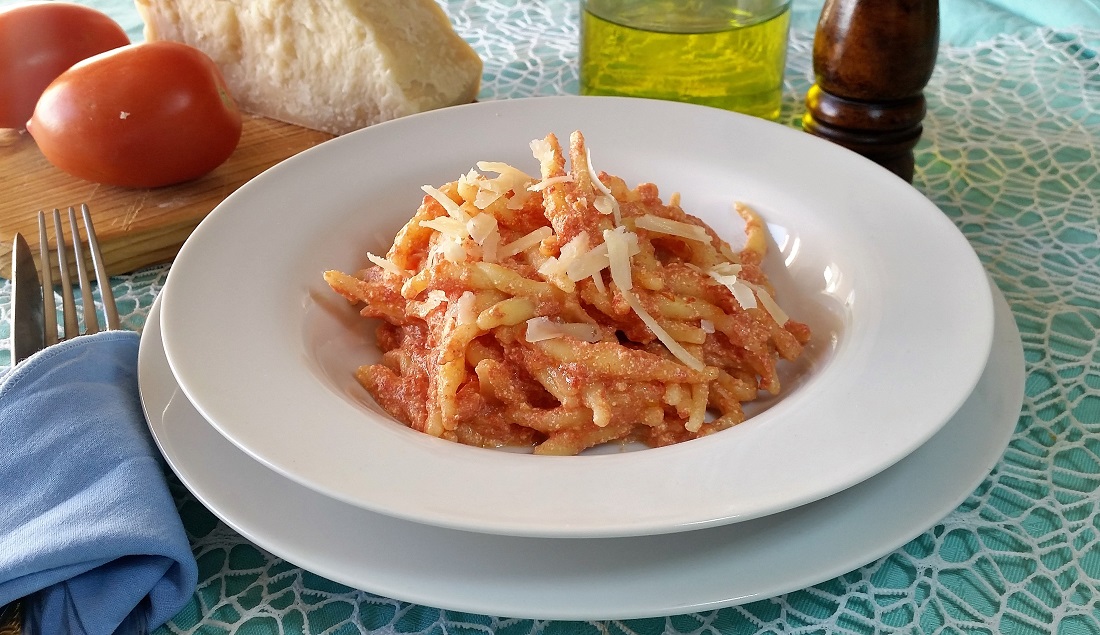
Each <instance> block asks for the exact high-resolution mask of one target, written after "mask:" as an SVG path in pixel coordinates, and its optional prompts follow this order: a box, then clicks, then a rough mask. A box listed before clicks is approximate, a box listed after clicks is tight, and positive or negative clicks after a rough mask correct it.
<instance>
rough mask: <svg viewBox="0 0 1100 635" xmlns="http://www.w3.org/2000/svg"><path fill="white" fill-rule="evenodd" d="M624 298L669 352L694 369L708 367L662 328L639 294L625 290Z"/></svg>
mask: <svg viewBox="0 0 1100 635" xmlns="http://www.w3.org/2000/svg"><path fill="white" fill-rule="evenodd" d="M623 299H624V300H626V303H627V304H628V305H630V308H631V309H633V310H634V313H636V314H637V315H638V317H639V318H641V319H642V322H644V323H645V325H646V326H648V327H649V330H650V331H653V334H654V335H656V336H657V339H659V340H661V343H662V344H664V345H665V348H667V349H668V352H670V353H672V354H673V356H675V357H676V359H678V360H680V361H681V362H683V363H684V365H685V366H687V367H688V368H690V369H692V370H703V369H704V368H706V366H705V365H704V364H703V362H701V361H699V359H698V358H697V357H695V356H694V355H692V354H691V353H689V352H688V350H687V349H686V348H684V347H683V346H682V345H681V344H680V343H679V342H677V341H676V340H675V339H673V337H672V336H671V335H669V333H668V331H666V330H664V329H663V328H661V325H660V324H658V323H657V320H655V319H653V316H652V315H650V314H649V312H648V311H646V310H645V307H643V306H642V302H641V300H639V299H638V296H636V295H634V292H633V291H624V292H623Z"/></svg>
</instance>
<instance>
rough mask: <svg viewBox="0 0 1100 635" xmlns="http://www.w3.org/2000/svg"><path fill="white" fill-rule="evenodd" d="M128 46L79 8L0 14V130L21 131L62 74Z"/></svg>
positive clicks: (25, 8)
mask: <svg viewBox="0 0 1100 635" xmlns="http://www.w3.org/2000/svg"><path fill="white" fill-rule="evenodd" d="M129 43H130V38H128V37H127V36H126V32H125V31H123V30H122V27H120V26H119V25H118V24H116V23H115V21H114V20H112V19H111V18H109V17H107V16H106V15H104V14H102V13H100V12H99V11H96V10H95V9H92V8H90V7H84V6H81V5H79V4H69V3H67V2H36V3H32V4H25V5H19V6H14V7H8V8H5V9H0V128H22V127H23V126H25V125H27V120H28V119H30V118H31V113H32V112H34V104H35V103H36V102H37V101H38V96H39V95H41V94H42V91H43V90H45V89H46V86H49V85H50V82H52V81H53V80H54V78H56V77H57V76H58V75H60V74H61V73H62V72H64V71H65V69H67V68H69V67H70V66H72V65H73V64H76V63H77V62H79V61H80V60H82V59H85V58H88V57H91V56H93V55H96V54H98V53H102V52H104V51H109V50H111V49H113V48H118V47H120V46H126V45H127V44H129Z"/></svg>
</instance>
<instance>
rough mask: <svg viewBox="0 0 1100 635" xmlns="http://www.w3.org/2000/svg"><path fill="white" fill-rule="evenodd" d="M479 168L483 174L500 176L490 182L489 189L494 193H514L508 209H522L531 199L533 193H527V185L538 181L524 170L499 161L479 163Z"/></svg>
mask: <svg viewBox="0 0 1100 635" xmlns="http://www.w3.org/2000/svg"><path fill="white" fill-rule="evenodd" d="M477 168H478V169H479V170H481V171H482V172H496V173H497V174H498V175H499V176H497V178H495V179H490V180H489V187H490V188H491V189H492V190H493V191H494V192H496V193H498V194H499V195H501V196H503V195H504V194H506V193H508V192H512V198H510V199H508V205H507V207H508V209H520V208H522V207H523V205H524V204H525V203H526V202H527V199H528V198H530V196H531V193H530V192H528V191H527V184H528V183H532V182H534V181H535V180H536V179H535V177H533V176H531V175H529V174H527V173H526V172H524V171H523V170H520V169H519V168H516V167H514V166H512V165H509V164H507V163H501V162H497V161H478V163H477ZM497 198H499V196H498V197H497Z"/></svg>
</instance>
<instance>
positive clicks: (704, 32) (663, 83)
mask: <svg viewBox="0 0 1100 635" xmlns="http://www.w3.org/2000/svg"><path fill="white" fill-rule="evenodd" d="M739 4H740V3H738V2H735V1H734V2H731V1H729V0H726V1H715V2H699V1H694V2H689V1H685V0H645V1H640V0H587V1H586V2H583V3H582V15H581V34H580V92H581V94H583V95H624V96H630V97H650V98H655V99H668V100H673V101H686V102H692V103H696V104H704V105H707V106H714V107H717V108H724V109H726V110H735V111H738V112H743V113H746V114H750V115H755V116H758V117H763V118H765V119H773V120H774V119H776V118H778V116H779V109H780V104H781V101H782V85H783V71H784V68H785V66H786V58H787V37H788V33H789V30H790V4H789V3H786V2H772V3H768V2H764V3H763V5H774V6H775V8H772V9H770V11H771V12H770V13H764V14H762V15H761V14H757V13H752V12H747V11H744V10H741V9H738V8H737V6H738V5H739ZM757 4H758V5H760V4H761V3H760V2H757ZM700 7H702V9H700Z"/></svg>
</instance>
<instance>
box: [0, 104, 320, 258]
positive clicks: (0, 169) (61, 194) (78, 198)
mask: <svg viewBox="0 0 1100 635" xmlns="http://www.w3.org/2000/svg"><path fill="white" fill-rule="evenodd" d="M0 133H2V134H0V277H4V278H9V277H11V250H12V240H13V239H14V237H15V233H16V232H19V233H21V234H23V237H24V238H26V239H27V242H28V243H29V244H30V245H31V249H32V251H33V252H34V253H35V255H36V260H37V254H38V211H39V210H45V211H46V212H47V213H48V214H52V211H53V208H55V207H57V208H60V209H61V210H62V214H63V216H62V217H63V218H64V214H65V213H66V212H67V208H68V207H69V206H70V205H72V206H76V207H77V210H78V215H79V205H80V204H81V203H87V204H88V207H89V208H90V209H91V212H92V219H93V220H94V221H95V228H96V235H97V237H98V238H99V242H100V246H101V248H102V250H103V259H104V261H105V262H106V265H107V270H108V272H109V273H111V274H120V273H126V272H130V271H134V270H136V269H140V268H141V267H145V266H148V265H154V264H159V263H163V262H168V261H170V260H172V258H174V257H175V255H176V253H177V252H178V251H179V248H180V246H182V245H183V242H184V241H185V240H186V239H187V237H188V236H189V235H190V234H191V230H193V229H194V228H195V226H196V225H198V223H199V221H201V220H202V219H203V218H204V217H205V216H206V215H207V214H209V213H210V211H211V210H213V209H214V207H215V206H217V204H218V203H220V202H221V201H222V199H224V198H225V197H226V196H228V195H229V194H230V193H232V192H233V191H234V190H236V189H237V188H238V187H240V186H241V185H243V184H245V183H246V182H248V181H249V180H250V179H252V178H253V177H254V176H256V175H257V174H259V173H260V172H263V171H264V170H266V169H267V168H269V167H271V166H273V165H275V164H276V163H279V162H280V161H282V160H284V159H286V158H288V157H291V156H293V155H295V154H297V153H299V152H301V151H302V150H305V149H307V148H311V147H313V146H315V145H317V144H319V143H321V142H323V141H327V140H328V139H331V138H332V135H330V134H327V133H323V132H318V131H316V130H310V129H308V128H302V127H300V126H294V125H291V124H287V123H283V122H280V121H275V120H273V119H266V118H263V117H255V116H250V115H245V119H244V122H243V129H242V132H241V141H240V144H239V145H238V146H237V149H236V150H235V151H234V153H233V155H232V156H230V157H229V159H228V160H226V162H225V163H223V164H222V165H221V166H219V167H218V168H217V169H215V170H214V171H213V172H211V173H210V174H207V175H206V176H204V177H202V178H199V179H197V180H195V181H191V182H188V183H182V184H180V185H170V186H167V187H161V188H154V189H127V188H120V187H114V186H109V185H100V184H97V183H90V182H88V181H83V180H81V179H78V178H76V177H73V176H70V175H68V174H66V173H65V172H62V171H61V170H59V169H57V168H55V167H53V165H51V164H50V163H49V162H48V161H46V158H45V157H44V156H42V153H41V152H39V151H38V147H37V146H36V145H35V143H34V139H32V138H31V136H30V135H29V134H26V133H16V132H15V131H10V130H7V131H0ZM49 227H50V234H51V236H52V234H53V226H52V223H51V224H49ZM67 234H68V232H66V235H67ZM50 243H51V244H52V243H53V240H52V239H51V240H50ZM70 254H71V251H70ZM38 264H39V267H41V263H38ZM53 269H54V271H57V266H56V265H54V266H53ZM54 279H55V280H56V279H57V278H56V277H55V278H54Z"/></svg>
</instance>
